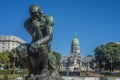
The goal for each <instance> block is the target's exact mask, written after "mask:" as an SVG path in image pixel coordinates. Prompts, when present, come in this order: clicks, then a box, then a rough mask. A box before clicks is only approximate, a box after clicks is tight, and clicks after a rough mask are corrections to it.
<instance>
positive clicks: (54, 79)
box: [24, 74, 64, 80]
mask: <svg viewBox="0 0 120 80" xmlns="http://www.w3.org/2000/svg"><path fill="white" fill-rule="evenodd" d="M24 80H64V79H63V78H62V77H61V76H60V75H54V76H53V75H51V76H49V75H45V74H43V75H40V74H39V75H35V76H34V75H31V76H28V77H26V78H25V79H24Z"/></svg>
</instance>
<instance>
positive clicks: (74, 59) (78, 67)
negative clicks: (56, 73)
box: [60, 34, 94, 71]
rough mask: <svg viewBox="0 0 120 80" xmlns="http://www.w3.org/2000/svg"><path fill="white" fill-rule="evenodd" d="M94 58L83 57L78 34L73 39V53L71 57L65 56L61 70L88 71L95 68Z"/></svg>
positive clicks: (71, 52)
mask: <svg viewBox="0 0 120 80" xmlns="http://www.w3.org/2000/svg"><path fill="white" fill-rule="evenodd" d="M93 62H94V61H93V57H92V56H89V55H88V56H86V57H81V55H80V42H79V39H78V38H77V36H76V34H74V37H73V39H72V43H71V51H70V55H69V56H66V57H65V56H64V57H62V59H61V66H60V70H62V71H65V70H69V71H88V70H92V68H93V67H94V63H93Z"/></svg>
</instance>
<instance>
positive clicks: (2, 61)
mask: <svg viewBox="0 0 120 80" xmlns="http://www.w3.org/2000/svg"><path fill="white" fill-rule="evenodd" d="M8 54H9V51H8V50H7V51H5V52H2V53H0V66H4V67H8V66H9V65H10V59H9V57H8Z"/></svg>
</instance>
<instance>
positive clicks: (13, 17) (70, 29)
mask: <svg viewBox="0 0 120 80" xmlns="http://www.w3.org/2000/svg"><path fill="white" fill-rule="evenodd" d="M31 4H38V5H40V6H41V7H42V9H43V12H44V13H45V14H48V15H52V16H53V17H54V20H55V25H54V38H53V41H52V49H53V50H55V51H57V52H60V53H61V54H62V55H69V54H70V48H71V41H72V39H73V36H74V33H75V32H76V33H77V37H78V38H79V41H80V49H81V55H82V56H85V55H88V54H94V49H95V48H96V47H97V46H99V45H101V44H105V43H107V42H119V41H120V0H0V10H1V11H0V35H15V36H18V37H20V38H22V39H24V40H25V41H27V42H30V41H31V37H30V35H29V34H28V32H27V31H26V30H25V29H24V27H23V23H24V21H25V19H27V18H28V17H29V10H28V8H29V6H30V5H31Z"/></svg>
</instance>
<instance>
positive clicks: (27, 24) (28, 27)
mask: <svg viewBox="0 0 120 80" xmlns="http://www.w3.org/2000/svg"><path fill="white" fill-rule="evenodd" d="M24 28H25V29H26V30H27V31H28V33H29V34H30V35H32V31H31V27H30V19H27V20H25V22H24Z"/></svg>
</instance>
